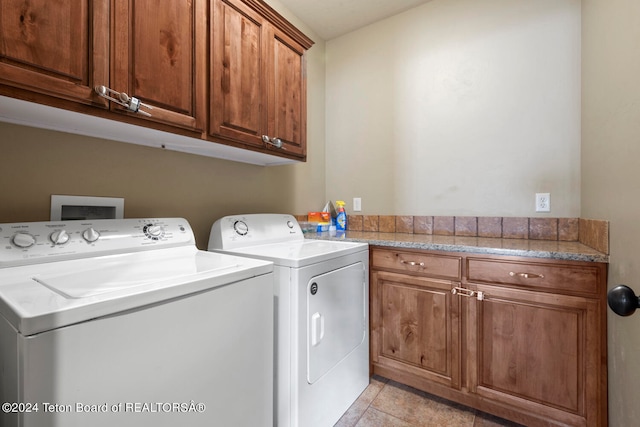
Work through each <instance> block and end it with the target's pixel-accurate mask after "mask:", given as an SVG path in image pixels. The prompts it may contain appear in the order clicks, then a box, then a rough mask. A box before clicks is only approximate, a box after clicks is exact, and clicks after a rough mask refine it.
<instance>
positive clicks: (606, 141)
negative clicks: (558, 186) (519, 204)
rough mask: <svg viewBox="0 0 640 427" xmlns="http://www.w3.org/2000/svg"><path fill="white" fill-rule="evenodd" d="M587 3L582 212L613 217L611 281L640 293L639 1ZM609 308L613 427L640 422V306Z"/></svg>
mask: <svg viewBox="0 0 640 427" xmlns="http://www.w3.org/2000/svg"><path fill="white" fill-rule="evenodd" d="M582 7H583V14H582V20H583V26H582V44H583V51H582V52H583V53H582V55H583V65H582V78H583V84H582V96H583V102H582V171H583V173H582V216H583V217H590V218H603V219H608V220H609V221H610V246H611V262H610V264H609V287H613V286H615V285H618V284H621V283H622V284H626V285H628V286H629V287H631V288H633V289H634V291H635V292H636V293H640V169H639V168H638V161H639V159H640V85H639V81H640V80H639V79H640V2H638V1H637V0H606V1H603V0H583V6H582ZM607 311H608V329H609V333H608V340H609V425H610V426H612V427H618V426H633V425H638V420H639V419H640V406H638V396H640V368H639V365H640V312H636V314H635V315H633V316H630V317H619V316H617V315H615V314H614V313H613V312H612V311H611V310H607Z"/></svg>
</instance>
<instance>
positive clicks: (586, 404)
mask: <svg viewBox="0 0 640 427" xmlns="http://www.w3.org/2000/svg"><path fill="white" fill-rule="evenodd" d="M442 257H444V258H442ZM441 258H442V259H441ZM414 259H415V260H418V261H413V260H414ZM456 259H457V260H459V263H460V267H461V268H460V270H459V271H460V275H459V278H458V279H457V280H456V278H455V263H453V264H452V263H451V261H452V260H456ZM394 260H396V263H395V264H394V262H393V261H394ZM407 260H411V261H407ZM442 260H446V261H447V262H448V263H449V264H450V265H451V266H450V268H449V269H448V272H447V273H446V274H447V275H448V276H449V277H450V279H449V280H443V279H441V278H440V277H442V275H443V272H442V270H441V269H440V270H439V269H430V268H428V267H429V266H430V265H440V266H441V265H443V263H442V262H441V261H442ZM412 262H413V263H414V265H411V263H412ZM606 271H607V266H606V264H601V263H585V262H566V261H554V260H540V259H528V258H521V257H519V258H516V257H502V256H486V257H478V256H469V255H468V254H453V253H433V252H424V251H422V252H421V251H410V250H402V251H396V250H392V249H388V248H381V247H372V250H371V292H370V295H371V362H372V371H373V373H375V374H379V375H382V376H384V377H387V378H390V379H393V380H396V381H399V382H402V383H405V384H408V385H410V386H412V387H416V388H418V389H421V390H425V391H427V392H430V393H433V394H436V395H439V396H442V397H444V398H447V399H450V400H453V401H457V402H460V403H462V404H465V405H468V406H472V407H475V408H477V409H480V410H483V411H486V412H490V413H493V414H495V415H498V416H501V417H503V418H507V419H511V420H513V421H516V422H519V423H522V424H525V425H528V426H547V425H550V426H551V425H557V426H561V425H567V426H605V425H607V376H606V375H607V372H606V354H607V347H606ZM434 273H437V275H438V277H439V278H432V277H430V276H431V275H432V274H434ZM578 285H579V286H578Z"/></svg>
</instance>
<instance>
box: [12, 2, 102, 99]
mask: <svg viewBox="0 0 640 427" xmlns="http://www.w3.org/2000/svg"><path fill="white" fill-rule="evenodd" d="M108 35H109V0H94V1H90V0H56V1H51V0H30V1H24V0H2V2H0V83H2V84H4V85H7V86H8V87H17V88H20V89H26V90H28V91H31V92H37V93H40V94H44V95H49V96H51V97H53V98H62V99H65V100H70V101H76V102H81V103H83V104H91V105H97V106H106V105H107V103H106V101H105V100H104V99H103V98H100V97H99V96H97V95H96V94H95V92H94V91H93V87H94V86H95V85H96V84H103V82H105V81H108V77H109V74H108V73H109V63H108V61H109V41H108ZM8 87H5V88H2V93H3V94H8V95H10V96H14V95H16V93H13V92H11V90H10V89H9V88H8ZM17 97H21V96H20V95H17ZM48 103H49V104H52V105H56V103H55V102H52V101H51V100H49V101H48Z"/></svg>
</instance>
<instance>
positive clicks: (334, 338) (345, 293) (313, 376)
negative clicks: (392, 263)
mask: <svg viewBox="0 0 640 427" xmlns="http://www.w3.org/2000/svg"><path fill="white" fill-rule="evenodd" d="M366 304H367V301H366V278H365V266H364V265H363V263H362V262H357V263H354V264H351V265H348V266H346V267H342V268H339V269H337V270H333V271H330V272H328V273H324V274H321V275H318V276H315V277H313V278H311V280H309V282H308V283H307V307H306V308H307V381H308V382H309V384H313V383H314V382H316V381H317V380H318V379H320V378H321V377H322V376H323V375H324V374H326V373H327V372H328V371H329V370H330V369H331V368H332V367H334V366H336V365H337V364H338V363H340V361H341V360H343V359H344V358H345V357H347V355H349V353H351V352H352V351H353V350H354V349H355V348H356V347H358V346H359V345H360V344H361V343H362V342H363V340H364V339H365V334H366V333H367V325H366Z"/></svg>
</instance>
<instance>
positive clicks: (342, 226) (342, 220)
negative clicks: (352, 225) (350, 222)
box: [336, 200, 347, 231]
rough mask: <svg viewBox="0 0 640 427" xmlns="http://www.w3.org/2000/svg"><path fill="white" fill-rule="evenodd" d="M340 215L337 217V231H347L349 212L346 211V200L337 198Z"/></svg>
mask: <svg viewBox="0 0 640 427" xmlns="http://www.w3.org/2000/svg"><path fill="white" fill-rule="evenodd" d="M336 205H338V216H337V217H336V231H347V213H346V212H345V211H344V202H343V201H342V200H336Z"/></svg>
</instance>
